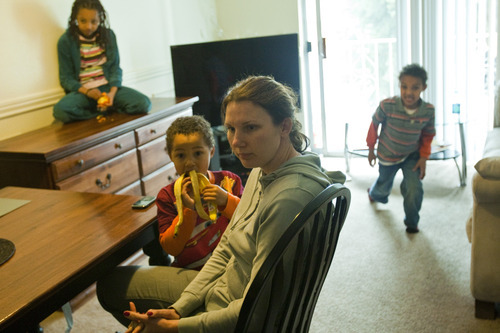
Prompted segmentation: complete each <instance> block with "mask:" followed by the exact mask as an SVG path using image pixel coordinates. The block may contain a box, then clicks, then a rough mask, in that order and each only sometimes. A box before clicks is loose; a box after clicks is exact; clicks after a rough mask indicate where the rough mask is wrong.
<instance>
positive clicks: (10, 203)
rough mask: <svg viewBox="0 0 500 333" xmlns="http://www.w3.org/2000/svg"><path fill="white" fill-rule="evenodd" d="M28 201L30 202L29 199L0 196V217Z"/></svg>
mask: <svg viewBox="0 0 500 333" xmlns="http://www.w3.org/2000/svg"><path fill="white" fill-rule="evenodd" d="M28 202H30V200H19V199H9V198H0V217H1V216H4V215H5V214H7V213H10V212H12V211H13V210H14V209H18V208H19V207H21V206H23V205H26V204H27V203H28Z"/></svg>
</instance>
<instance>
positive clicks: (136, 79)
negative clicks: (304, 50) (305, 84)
mask: <svg viewBox="0 0 500 333" xmlns="http://www.w3.org/2000/svg"><path fill="white" fill-rule="evenodd" d="M101 1H102V4H103V6H104V8H105V9H106V11H107V13H108V19H109V23H110V26H111V28H112V29H113V30H114V31H115V33H116V35H117V39H118V47H119V50H120V58H121V67H122V69H123V73H124V74H123V84H124V85H126V86H130V87H132V88H135V89H138V90H140V91H141V92H143V93H145V94H146V95H148V96H162V97H164V96H174V87H173V77H172V68H171V61H170V45H175V44H188V43H197V42H205V41H213V40H220V39H233V38H244V37H254V36H266V35H275V34H283V33H296V32H298V26H299V24H298V14H297V0H273V1H268V0H255V1H247V0H143V1H136V0H101ZM71 5H72V1H68V0H0V22H1V23H0V40H1V41H2V51H1V59H2V61H1V62H0V73H1V78H2V80H0V140H2V139H5V138H9V137H12V136H15V135H18V134H22V133H24V132H27V131H31V130H34V129H37V128H39V127H43V126H46V125H49V124H51V123H52V122H53V120H54V119H53V117H52V106H53V105H54V104H55V103H56V102H57V101H58V100H59V99H60V98H61V97H62V96H63V90H62V89H61V87H60V86H59V79H58V63H57V51H56V44H57V40H58V38H59V36H60V35H61V34H62V33H63V32H64V31H65V29H66V27H67V21H68V18H69V15H70V12H71ZM277 18H279V20H277Z"/></svg>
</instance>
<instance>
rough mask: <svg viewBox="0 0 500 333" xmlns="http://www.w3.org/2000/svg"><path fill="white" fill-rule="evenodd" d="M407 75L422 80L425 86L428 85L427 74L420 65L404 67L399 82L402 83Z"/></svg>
mask: <svg viewBox="0 0 500 333" xmlns="http://www.w3.org/2000/svg"><path fill="white" fill-rule="evenodd" d="M405 75H410V76H414V77H418V78H420V79H421V80H422V84H423V85H424V86H425V85H426V84H427V72H426V71H425V69H424V68H423V67H422V66H420V65H418V64H411V65H406V66H405V67H403V69H402V70H401V72H400V73H399V80H400V81H401V78H402V77H403V76H405Z"/></svg>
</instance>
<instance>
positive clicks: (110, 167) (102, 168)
mask: <svg viewBox="0 0 500 333" xmlns="http://www.w3.org/2000/svg"><path fill="white" fill-rule="evenodd" d="M138 179H139V165H138V163H137V154H136V149H132V150H130V151H128V152H126V153H125V154H122V155H119V156H116V157H115V158H113V159H111V160H109V161H106V162H104V163H102V164H99V165H97V166H95V167H93V168H91V169H88V170H86V171H84V172H81V173H79V174H77V175H75V176H73V177H70V178H68V179H65V180H63V181H60V182H58V183H56V187H57V188H58V189H60V190H66V191H76V192H97V193H114V192H115V191H118V190H120V189H122V188H124V187H126V186H128V185H129V184H131V183H133V182H135V181H136V180H138Z"/></svg>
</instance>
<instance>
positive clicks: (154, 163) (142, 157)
mask: <svg viewBox="0 0 500 333" xmlns="http://www.w3.org/2000/svg"><path fill="white" fill-rule="evenodd" d="M165 138H166V137H165V136H162V137H160V138H158V139H156V140H153V141H151V142H149V143H147V144H145V145H143V146H141V147H139V148H137V150H138V156H139V170H140V171H141V177H144V176H146V175H149V174H150V173H151V172H153V171H155V170H157V169H159V168H161V167H163V166H164V165H167V164H168V163H170V162H171V160H170V157H169V156H168V154H167V142H166V141H165Z"/></svg>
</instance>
